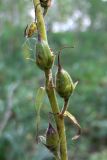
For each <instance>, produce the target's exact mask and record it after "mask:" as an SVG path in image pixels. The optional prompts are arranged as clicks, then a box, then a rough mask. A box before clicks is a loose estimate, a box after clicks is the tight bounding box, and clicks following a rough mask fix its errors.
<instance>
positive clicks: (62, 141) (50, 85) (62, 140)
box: [45, 70, 68, 160]
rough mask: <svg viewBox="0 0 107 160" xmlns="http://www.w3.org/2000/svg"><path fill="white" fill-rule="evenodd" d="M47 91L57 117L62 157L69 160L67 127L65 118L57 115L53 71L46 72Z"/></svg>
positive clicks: (62, 159) (57, 108)
mask: <svg viewBox="0 0 107 160" xmlns="http://www.w3.org/2000/svg"><path fill="white" fill-rule="evenodd" d="M45 76H46V91H47V95H48V98H49V101H50V104H51V108H52V112H53V113H54V115H55V121H56V126H57V130H58V133H59V139H60V156H61V160H67V159H68V158H67V157H68V156H67V145H66V134H65V125H64V118H63V117H61V118H60V117H59V116H58V115H57V114H56V113H59V107H58V103H57V99H56V94H55V89H54V85H53V78H52V71H51V70H49V71H46V72H45Z"/></svg>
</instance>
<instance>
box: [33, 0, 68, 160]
mask: <svg viewBox="0 0 107 160" xmlns="http://www.w3.org/2000/svg"><path fill="white" fill-rule="evenodd" d="M33 2H34V7H35V17H36V18H35V19H37V26H38V31H39V33H40V35H41V38H42V39H43V40H46V41H47V34H46V29H45V23H44V18H43V13H42V9H41V6H40V5H39V4H40V0H33ZM45 77H46V85H45V87H46V92H47V95H48V98H49V102H50V104H51V108H52V112H53V113H54V117H55V121H56V126H57V130H58V134H59V139H60V157H61V160H68V156H67V144H66V134H65V125H64V118H63V117H60V116H58V114H56V113H59V112H60V110H59V106H58V102H57V99H56V93H55V88H54V85H53V77H52V71H51V70H47V71H45Z"/></svg>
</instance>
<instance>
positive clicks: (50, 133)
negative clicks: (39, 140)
mask: <svg viewBox="0 0 107 160" xmlns="http://www.w3.org/2000/svg"><path fill="white" fill-rule="evenodd" d="M46 146H47V148H48V149H49V150H50V151H51V152H52V153H53V154H54V155H55V156H58V151H59V136H58V133H57V131H56V130H55V129H54V128H53V126H52V125H51V124H50V123H49V126H48V129H47V131H46Z"/></svg>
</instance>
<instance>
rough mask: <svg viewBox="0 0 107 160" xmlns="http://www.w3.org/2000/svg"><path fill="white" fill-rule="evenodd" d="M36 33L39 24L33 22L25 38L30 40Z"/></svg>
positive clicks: (27, 29) (26, 30)
mask: <svg viewBox="0 0 107 160" xmlns="http://www.w3.org/2000/svg"><path fill="white" fill-rule="evenodd" d="M36 32H37V24H36V23H35V22H32V23H31V24H30V25H27V26H26V28H25V31H24V36H25V37H27V38H29V37H31V36H32V35H33V34H34V33H36Z"/></svg>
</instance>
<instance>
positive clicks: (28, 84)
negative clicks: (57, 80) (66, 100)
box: [0, 0, 107, 160]
mask: <svg viewBox="0 0 107 160" xmlns="http://www.w3.org/2000/svg"><path fill="white" fill-rule="evenodd" d="M0 3H1V4H0V31H1V33H0V160H14V159H16V160H22V159H23V160H28V159H31V160H34V159H39V160H46V159H50V160H51V159H52V158H51V157H52V155H51V154H50V153H49V152H48V151H47V150H46V149H45V148H44V147H43V146H42V145H40V144H39V145H37V144H36V140H35V137H36V127H35V124H36V123H35V119H36V113H35V96H36V92H37V89H38V88H39V86H41V85H42V86H43V84H44V76H43V72H42V71H40V70H39V69H38V68H37V66H36V65H35V63H33V62H31V61H28V60H26V59H25V57H26V55H25V54H23V44H24V43H25V41H26V40H25V38H24V37H23V31H24V28H25V27H26V24H28V23H29V22H31V21H32V18H31V16H30V15H31V13H32V12H31V11H32V9H33V4H32V2H29V1H28V0H24V1H21V0H19V1H18V2H15V1H14V0H10V1H7V0H1V2H0ZM106 5H107V2H106V1H104V0H102V1H101V0H94V1H93V0H90V1H86V0H82V1H79V0H77V1H75V0H72V1H71V0H66V2H65V1H63V0H59V1H54V3H53V6H52V8H51V9H50V10H49V12H48V17H47V18H46V26H47V30H48V38H49V44H50V46H51V48H52V49H53V51H54V52H56V51H58V50H59V48H60V47H61V46H63V45H65V44H67V45H74V46H75V47H74V49H66V50H64V51H63V55H62V57H61V61H62V64H63V67H64V68H65V69H66V70H67V71H68V72H69V73H70V75H71V77H72V78H73V80H74V81H76V80H78V81H79V84H78V87H77V89H76V91H75V93H74V95H73V96H72V97H71V100H70V105H69V111H70V112H71V113H73V114H74V115H75V116H76V117H77V119H78V121H79V122H80V124H81V126H82V130H83V134H82V136H81V138H80V139H79V140H78V141H76V142H72V141H71V137H72V136H73V135H74V134H75V130H74V129H73V126H72V125H71V124H70V123H69V122H68V121H67V120H66V132H67V140H68V154H69V159H73V160H86V159H88V160H106V157H107V70H106V68H107V45H106V41H107V33H106V30H107V21H106V15H107V7H106ZM70 19H71V20H72V21H70V22H73V23H72V25H73V28H72V25H71V27H69V28H67V29H64V30H66V31H65V32H57V33H54V31H55V30H54V27H55V24H59V25H61V26H62V27H61V29H62V28H63V26H64V24H67V23H68V21H69V20H70ZM86 22H87V23H86ZM87 24H88V25H87ZM66 26H67V25H66ZM66 26H65V28H66ZM61 29H60V30H61ZM64 30H63V31H64ZM34 44H35V40H33V39H31V40H30V48H31V49H32V50H29V54H30V55H31V57H33V55H34V52H35V51H34V50H33V47H34ZM55 64H56V63H55ZM56 69H57V67H56V66H54V72H55V71H56ZM58 101H59V104H60V107H61V106H62V99H61V98H60V97H58ZM49 111H50V105H49V102H48V99H47V97H46V98H45V101H44V103H43V106H42V111H41V125H40V134H41V135H43V134H44V133H45V131H46V128H47V126H48V118H47V113H48V112H49ZM51 121H52V120H51ZM41 152H42V154H41Z"/></svg>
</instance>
